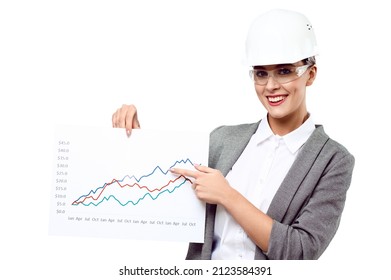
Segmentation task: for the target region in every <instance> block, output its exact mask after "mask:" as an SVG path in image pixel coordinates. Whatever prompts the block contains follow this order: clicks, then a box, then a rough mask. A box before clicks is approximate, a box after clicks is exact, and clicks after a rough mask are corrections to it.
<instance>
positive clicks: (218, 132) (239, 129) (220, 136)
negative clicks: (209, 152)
mask: <svg viewBox="0 0 391 280" xmlns="http://www.w3.org/2000/svg"><path fill="white" fill-rule="evenodd" d="M259 122H260V121H259ZM259 122H256V123H246V124H238V125H223V126H219V127H217V128H215V129H214V130H213V131H212V132H211V133H210V137H211V140H212V139H213V140H229V139H232V138H237V137H240V138H241V137H243V136H244V135H248V134H251V135H252V134H254V133H255V131H256V130H257V128H258V125H259Z"/></svg>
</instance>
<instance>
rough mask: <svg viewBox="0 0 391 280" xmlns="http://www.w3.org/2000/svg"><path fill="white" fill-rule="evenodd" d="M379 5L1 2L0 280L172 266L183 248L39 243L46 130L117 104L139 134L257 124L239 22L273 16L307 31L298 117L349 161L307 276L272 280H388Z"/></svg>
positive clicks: (244, 25) (46, 177)
mask: <svg viewBox="0 0 391 280" xmlns="http://www.w3.org/2000/svg"><path fill="white" fill-rule="evenodd" d="M386 3H387V1H380V0H379V1H377V0H373V1H313V0H310V1H305V0H303V1H289V0H286V1H277V0H276V1H261V0H257V1H255V0H254V1H250V0H241V1H200V0H198V1H171V0H165V1H157V0H145V1H85V0H78V1H73V0H70V1H42V0H40V1H38V0H37V1H17V0H15V1H1V2H0V98H1V102H0V114H1V115H0V121H1V126H0V128H1V137H0V141H1V145H0V160H1V169H0V176H1V178H0V182H1V196H0V200H1V201H0V215H1V218H0V221H1V226H0V228H1V231H0V234H1V239H0V243H1V246H0V248H1V250H0V255H1V259H3V261H2V263H1V267H2V268H1V270H0V274H2V273H4V274H8V276H7V279H27V276H34V278H36V277H38V276H49V277H54V276H56V277H58V279H66V278H69V277H72V276H73V277H74V276H75V275H77V277H76V278H75V277H74V279H81V278H84V279H85V278H86V277H88V278H90V279H91V278H92V277H96V278H98V279H99V278H103V277H105V278H106V279H108V278H111V279H114V278H115V277H118V276H117V275H118V269H119V268H120V267H121V266H123V265H128V266H131V265H132V264H133V262H134V261H136V260H137V261H138V262H141V264H154V265H157V264H159V263H160V262H161V261H162V260H165V261H166V262H168V263H169V264H176V263H178V264H182V266H185V265H186V264H187V262H185V263H183V262H182V261H181V260H182V259H183V258H184V256H185V253H186V247H187V244H184V243H176V242H169V243H163V242H146V241H145V242H144V241H143V242H139V241H131V240H113V239H87V238H70V237H52V236H48V217H49V214H48V210H49V195H50V187H51V186H50V184H51V179H52V178H51V174H52V156H53V132H54V126H55V125H56V124H77V125H79V124H80V125H93V126H105V127H109V126H111V115H112V113H113V112H114V111H115V110H116V109H117V108H118V107H119V106H120V105H121V104H122V103H134V104H136V105H137V107H138V109H139V118H140V121H141V125H142V127H145V128H150V129H154V128H159V129H160V128H165V127H167V128H170V129H188V130H201V131H210V130H211V129H213V128H214V127H216V126H217V125H221V124H237V123H243V122H254V121H257V120H259V119H260V118H261V117H262V116H263V115H264V113H265V112H264V110H263V108H262V106H261V104H260V103H259V101H258V99H257V98H256V96H255V93H254V89H253V86H252V85H251V82H250V81H249V79H248V76H247V69H246V68H245V67H244V66H243V65H242V64H241V63H242V58H243V50H244V41H245V37H246V33H247V29H248V27H249V25H250V23H251V21H252V20H253V19H254V18H255V17H256V16H257V15H258V14H260V13H262V12H265V11H266V10H268V9H270V8H275V7H279V8H287V9H294V10H297V11H300V12H302V13H304V14H306V15H307V16H308V18H309V19H310V21H311V22H312V24H313V26H314V28H315V32H316V34H317V39H318V43H319V46H320V53H321V55H320V56H319V58H318V77H317V80H316V81H315V84H314V85H313V86H311V87H309V88H308V108H309V111H310V112H311V113H312V115H313V116H314V118H315V121H316V122H317V123H322V124H323V125H324V126H325V129H326V132H327V133H328V134H329V135H330V136H331V137H332V138H334V139H335V140H337V141H339V142H341V143H342V144H343V145H345V146H346V147H347V148H348V149H349V150H350V151H351V152H352V153H353V154H354V155H355V157H356V167H355V170H354V177H353V182H352V185H351V188H350V190H349V192H348V198H347V203H346V208H345V211H344V215H343V218H342V222H341V226H340V229H339V231H338V233H337V235H336V237H335V238H334V240H333V242H332V243H331V245H330V247H329V248H328V249H327V251H326V252H325V253H324V255H323V256H322V257H321V260H320V261H319V263H320V264H321V266H320V268H319V264H316V265H315V264H313V263H312V262H311V263H309V264H308V263H307V262H305V263H306V265H305V268H304V269H303V270H300V271H294V270H282V269H281V270H280V271H278V269H277V271H276V275H277V276H278V274H284V273H285V274H286V275H290V273H293V274H294V275H295V273H297V274H298V275H297V278H298V277H299V273H302V274H304V275H307V274H308V275H310V274H311V273H310V272H313V273H317V274H316V275H317V278H322V277H324V278H325V279H326V278H330V277H334V276H337V275H341V274H342V275H346V276H372V277H373V276H374V275H386V274H389V272H388V271H387V270H389V269H387V268H386V267H385V265H386V264H388V263H389V262H387V261H386V259H387V258H388V259H389V257H388V253H389V251H390V249H391V248H390V242H389V232H388V230H387V229H388V228H389V220H390V219H389V213H390V206H389V205H390V203H389V194H390V191H389V189H390V187H391V185H390V183H389V180H388V177H389V176H388V167H389V166H390V164H389V162H388V160H389V159H390V156H391V154H390V148H389V140H388V135H389V132H388V130H389V123H388V121H389V119H390V117H389V114H388V113H389V112H387V110H388V107H389V106H388V102H389V100H390V98H389V95H390V94H391V92H390V87H389V81H390V76H389V75H388V74H389V71H388V66H389V65H390V54H389V52H390V49H391V45H390V40H389V39H388V38H387V37H389V35H388V34H389V30H388V28H389V26H390V25H391V20H390V15H389V12H388V8H386ZM124 137H125V133H124ZM278 265H284V264H279V263H274V266H277V267H278ZM298 266H299V267H300V268H302V267H303V264H302V263H300V264H298ZM333 267H337V268H338V269H339V271H338V273H339V274H334V272H335V271H333V270H332V268H333ZM305 271H309V272H308V273H307V272H305ZM304 275H301V276H304ZM277 276H276V277H277ZM1 278H4V277H1ZM374 278H376V277H374ZM322 279H323V278H322Z"/></svg>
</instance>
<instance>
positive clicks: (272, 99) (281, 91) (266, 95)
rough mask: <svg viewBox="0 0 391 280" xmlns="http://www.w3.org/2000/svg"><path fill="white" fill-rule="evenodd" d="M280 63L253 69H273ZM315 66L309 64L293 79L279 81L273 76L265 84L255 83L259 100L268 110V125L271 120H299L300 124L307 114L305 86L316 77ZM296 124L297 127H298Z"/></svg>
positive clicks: (298, 64)
mask: <svg viewBox="0 0 391 280" xmlns="http://www.w3.org/2000/svg"><path fill="white" fill-rule="evenodd" d="M302 65H304V64H303V62H301V61H300V62H297V63H294V64H289V65H288V66H290V67H292V66H302ZM281 67H282V65H268V66H256V67H254V69H255V70H257V69H261V70H265V71H273V70H276V69H279V68H281ZM316 71H317V69H316V66H315V65H314V66H310V67H309V68H308V69H307V70H305V72H304V74H302V75H301V76H300V77H298V78H296V79H295V80H293V81H290V82H287V83H279V82H278V81H276V79H275V78H274V77H269V78H268V80H267V83H266V84H265V85H259V84H255V91H256V93H257V95H258V98H259V100H260V101H261V103H262V104H263V106H264V107H265V108H266V110H267V112H268V120H269V123H270V125H272V122H274V121H277V122H280V123H281V122H287V121H288V122H291V121H295V120H297V121H299V120H300V124H299V125H298V126H300V125H301V123H302V121H303V120H304V118H305V117H306V116H307V114H308V112H307V107H306V87H307V86H309V85H311V84H312V83H313V81H314V80H315V77H316ZM298 126H297V127H298Z"/></svg>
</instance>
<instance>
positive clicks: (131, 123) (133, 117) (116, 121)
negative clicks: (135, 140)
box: [112, 104, 140, 136]
mask: <svg viewBox="0 0 391 280" xmlns="http://www.w3.org/2000/svg"><path fill="white" fill-rule="evenodd" d="M112 122H113V127H118V128H125V129H126V134H127V135H128V136H130V134H131V133H132V129H133V128H140V122H139V121H138V117H137V109H136V107H135V106H134V105H132V104H131V105H126V104H124V105H122V107H121V108H119V109H118V110H117V111H115V113H114V114H113V116H112Z"/></svg>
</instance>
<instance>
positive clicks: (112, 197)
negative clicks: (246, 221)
mask: <svg viewBox="0 0 391 280" xmlns="http://www.w3.org/2000/svg"><path fill="white" fill-rule="evenodd" d="M208 146H209V133H200V132H183V131H182V132H181V131H153V130H140V129H137V130H134V131H133V132H132V136H131V137H126V135H125V133H124V131H123V130H121V129H113V128H97V127H81V126H59V127H58V128H57V130H56V135H55V142H54V160H53V184H52V193H51V208H50V219H49V233H50V234H52V235H73V236H87V237H89V236H94V237H109V238H131V239H149V240H170V241H188V242H203V235H204V225H205V204H204V203H203V202H201V201H200V200H198V199H197V197H196V196H195V193H194V190H193V189H192V188H191V185H192V180H193V178H186V177H184V176H182V175H177V174H173V173H172V172H170V169H171V168H174V167H175V168H184V169H193V170H194V166H193V163H198V164H205V163H206V162H207V156H208Z"/></svg>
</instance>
